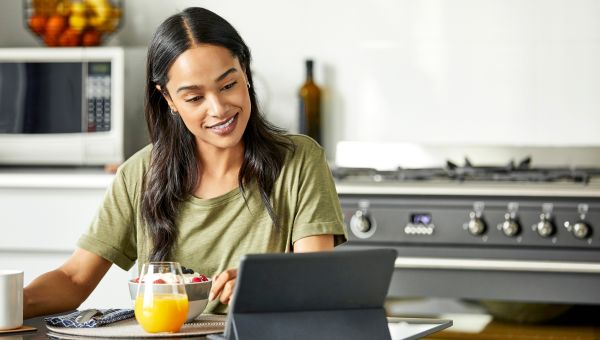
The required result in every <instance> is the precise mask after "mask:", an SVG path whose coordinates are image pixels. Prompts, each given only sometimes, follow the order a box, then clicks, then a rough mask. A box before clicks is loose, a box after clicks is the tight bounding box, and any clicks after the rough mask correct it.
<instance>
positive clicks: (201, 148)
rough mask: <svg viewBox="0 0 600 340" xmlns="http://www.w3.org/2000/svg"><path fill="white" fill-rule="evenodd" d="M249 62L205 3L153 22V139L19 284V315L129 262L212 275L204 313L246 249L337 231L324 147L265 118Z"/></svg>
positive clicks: (48, 307)
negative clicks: (85, 219)
mask: <svg viewBox="0 0 600 340" xmlns="http://www.w3.org/2000/svg"><path fill="white" fill-rule="evenodd" d="M250 61H251V56H250V50H249V49H248V47H247V46H246V44H245V43H244V41H243V40H242V38H241V37H240V35H239V34H238V32H237V31H236V30H235V29H234V28H233V27H232V26H231V25H230V24H229V23H228V22H227V21H225V20H224V19H223V18H221V17H219V16H218V15H216V14H215V13H213V12H210V11H208V10H206V9H202V8H188V9H186V10H184V11H183V12H181V13H178V14H175V15H173V16H171V17H169V18H167V19H166V20H165V21H164V22H163V23H162V24H161V25H160V26H159V27H158V28H157V30H156V33H155V35H154V37H153V39H152V41H151V43H150V46H149V47H148V58H147V74H146V99H145V114H146V123H147V126H148V129H149V132H150V137H151V142H152V144H151V145H148V146H147V147H145V148H144V149H142V150H140V151H139V152H138V153H136V154H135V155H134V156H132V157H131V158H130V159H129V160H127V162H125V163H124V164H123V165H122V166H121V167H120V168H119V170H118V171H117V175H116V176H115V180H114V182H113V183H112V185H111V187H110V189H109V190H108V192H107V193H106V196H105V199H104V202H103V204H102V205H101V207H100V209H99V211H98V214H97V216H96V217H95V219H94V220H93V221H92V224H91V226H90V228H89V229H88V231H87V232H86V233H85V234H84V235H83V236H82V237H81V238H80V240H79V242H78V246H79V247H80V248H79V249H77V250H76V252H75V253H74V254H73V255H72V256H71V258H70V259H69V260H68V261H67V262H66V263H65V264H64V265H63V266H61V267H60V268H59V269H57V270H55V271H53V272H50V273H47V274H44V275H43V276H41V277H40V278H38V279H36V280H34V281H33V282H32V283H31V284H30V285H29V286H28V287H26V289H25V291H24V299H25V305H24V309H25V312H24V313H25V315H26V316H33V315H39V314H49V313H53V312H60V311H63V310H68V309H72V308H75V307H77V306H78V305H79V304H80V303H81V302H82V301H83V300H85V298H86V297H87V296H88V295H89V294H90V293H91V291H92V290H93V289H94V287H96V285H97V284H98V282H99V281H100V280H101V278H102V277H103V276H104V274H105V273H106V271H107V270H108V269H109V267H110V266H111V265H112V263H115V264H117V265H118V266H119V267H121V268H123V269H126V270H128V269H129V268H131V267H132V266H133V265H134V263H135V262H136V260H137V261H138V266H141V264H143V263H145V262H148V261H164V260H169V261H177V262H180V263H181V264H182V265H183V266H185V267H187V268H192V269H194V270H195V271H196V272H200V273H204V274H207V275H211V276H213V279H214V281H213V285H212V290H211V293H210V298H211V300H213V301H212V302H211V303H209V305H208V307H207V309H206V310H205V312H206V313H224V312H226V310H227V306H226V304H227V303H228V302H229V301H230V299H231V296H232V294H233V288H234V285H235V281H236V277H237V269H236V268H237V266H238V263H239V260H240V259H241V257H243V256H244V255H246V254H250V253H273V252H292V251H294V252H305V251H323V250H331V249H333V247H334V246H335V245H338V244H340V243H342V242H344V241H345V239H346V236H345V230H344V227H343V217H342V212H341V209H340V204H339V200H338V197H337V193H336V190H335V186H334V183H333V179H332V176H331V172H330V171H329V168H328V166H327V162H326V159H325V153H324V150H323V148H322V147H321V146H320V145H319V144H318V143H316V142H315V141H314V140H312V139H310V138H309V137H306V136H302V135H290V134H287V133H285V132H284V131H283V130H281V129H279V128H277V127H275V126H273V125H271V124H270V123H269V122H267V121H266V120H265V118H264V117H263V115H262V114H261V112H260V110H259V107H258V105H257V100H256V94H255V92H254V86H253V81H252V72H251V69H250ZM123 286H124V289H126V286H127V285H126V283H124V285H123ZM59 287H60V289H59ZM217 298H218V299H217Z"/></svg>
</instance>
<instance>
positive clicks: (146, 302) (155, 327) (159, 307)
mask: <svg viewBox="0 0 600 340" xmlns="http://www.w3.org/2000/svg"><path fill="white" fill-rule="evenodd" d="M187 313H188V299H187V296H185V295H182V294H154V296H153V297H151V298H150V299H144V295H143V294H140V295H139V296H138V297H137V298H136V299H135V318H136V319H137V321H138V322H139V323H140V325H142V328H144V330H145V331H146V332H149V333H159V332H178V331H179V329H180V328H181V326H182V325H183V323H184V322H185V319H186V317H187Z"/></svg>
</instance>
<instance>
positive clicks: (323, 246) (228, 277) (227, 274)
mask: <svg viewBox="0 0 600 340" xmlns="http://www.w3.org/2000/svg"><path fill="white" fill-rule="evenodd" d="M332 249H333V235H315V236H309V237H305V238H302V239H300V240H298V241H296V243H294V252H295V253H305V252H312V251H327V250H332ZM236 278H237V269H235V268H230V269H227V270H226V271H224V272H222V273H221V274H219V275H217V276H215V277H214V278H213V284H212V288H211V290H210V294H209V295H208V299H209V300H210V301H212V300H214V299H216V298H217V297H219V300H221V303H224V304H229V301H231V297H232V296H233V289H234V288H235V280H236Z"/></svg>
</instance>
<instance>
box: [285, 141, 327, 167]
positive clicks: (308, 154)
mask: <svg viewBox="0 0 600 340" xmlns="http://www.w3.org/2000/svg"><path fill="white" fill-rule="evenodd" d="M286 136H287V137H288V138H289V139H290V141H291V142H292V144H293V145H294V148H293V150H292V151H291V152H290V153H289V155H288V157H289V158H288V163H305V162H307V161H310V160H314V159H321V158H322V157H323V153H324V152H325V150H324V149H323V147H321V145H319V143H317V142H316V141H315V140H314V139H312V138H310V137H309V136H306V135H300V134H287V135H286Z"/></svg>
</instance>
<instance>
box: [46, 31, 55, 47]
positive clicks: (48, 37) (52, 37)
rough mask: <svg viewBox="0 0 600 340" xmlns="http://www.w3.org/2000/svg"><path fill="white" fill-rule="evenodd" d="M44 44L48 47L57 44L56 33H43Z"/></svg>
mask: <svg viewBox="0 0 600 340" xmlns="http://www.w3.org/2000/svg"><path fill="white" fill-rule="evenodd" d="M44 44H46V46H50V47H54V46H58V35H56V34H48V33H46V34H44Z"/></svg>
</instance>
